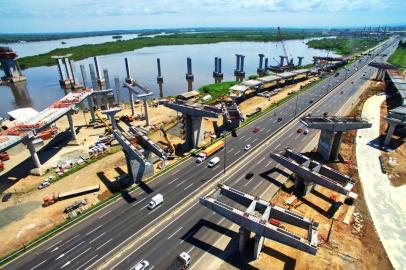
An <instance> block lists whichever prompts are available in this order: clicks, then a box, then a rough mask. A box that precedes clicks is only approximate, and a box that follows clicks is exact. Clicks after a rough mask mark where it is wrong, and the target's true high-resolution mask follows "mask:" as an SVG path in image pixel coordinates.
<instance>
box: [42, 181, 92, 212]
mask: <svg viewBox="0 0 406 270" xmlns="http://www.w3.org/2000/svg"><path fill="white" fill-rule="evenodd" d="M99 189H100V185H93V186H88V187H84V188H80V189H76V190H72V191H68V192H63V193H59V194H55V193H54V194H52V196H49V197H45V198H44V202H43V204H42V206H43V207H47V206H49V205H51V204H54V203H56V202H57V201H61V200H65V199H69V198H72V197H76V196H79V195H83V194H87V193H90V192H94V191H98V190H99Z"/></svg>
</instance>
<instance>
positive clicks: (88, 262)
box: [76, 249, 98, 270]
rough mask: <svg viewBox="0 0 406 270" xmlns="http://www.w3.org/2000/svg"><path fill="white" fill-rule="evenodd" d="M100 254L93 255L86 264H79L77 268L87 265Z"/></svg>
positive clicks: (77, 269)
mask: <svg viewBox="0 0 406 270" xmlns="http://www.w3.org/2000/svg"><path fill="white" fill-rule="evenodd" d="M96 250H97V249H96ZM97 256H98V255H97V254H96V255H94V256H93V257H91V258H90V259H89V260H87V261H86V262H85V263H84V264H82V265H81V266H79V267H78V268H76V270H79V269H80V268H82V267H83V266H85V265H86V264H88V263H89V262H90V261H91V260H93V259H94V258H96V257H97Z"/></svg>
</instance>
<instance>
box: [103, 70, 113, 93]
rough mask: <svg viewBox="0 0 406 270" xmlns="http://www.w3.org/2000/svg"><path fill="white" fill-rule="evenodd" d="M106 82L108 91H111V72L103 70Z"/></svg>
mask: <svg viewBox="0 0 406 270" xmlns="http://www.w3.org/2000/svg"><path fill="white" fill-rule="evenodd" d="M103 75H104V81H105V84H106V89H111V87H110V79H109V71H108V70H107V69H104V70H103Z"/></svg>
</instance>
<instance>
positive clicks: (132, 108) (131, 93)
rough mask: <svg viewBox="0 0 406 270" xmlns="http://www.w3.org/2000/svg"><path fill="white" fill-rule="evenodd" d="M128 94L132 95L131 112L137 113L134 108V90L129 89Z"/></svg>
mask: <svg viewBox="0 0 406 270" xmlns="http://www.w3.org/2000/svg"><path fill="white" fill-rule="evenodd" d="M128 96H129V97H130V106H131V114H132V115H133V116H134V115H135V108H134V94H133V92H132V91H130V90H128Z"/></svg>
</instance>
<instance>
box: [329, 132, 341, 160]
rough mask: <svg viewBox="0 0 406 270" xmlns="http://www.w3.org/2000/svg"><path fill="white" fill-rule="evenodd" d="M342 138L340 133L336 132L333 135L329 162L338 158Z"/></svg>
mask: <svg viewBox="0 0 406 270" xmlns="http://www.w3.org/2000/svg"><path fill="white" fill-rule="evenodd" d="M342 137H343V133H342V132H337V133H335V135H334V140H333V145H332V147H331V152H330V160H336V159H337V157H338V153H339V151H340V145H341V139H342Z"/></svg>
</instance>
